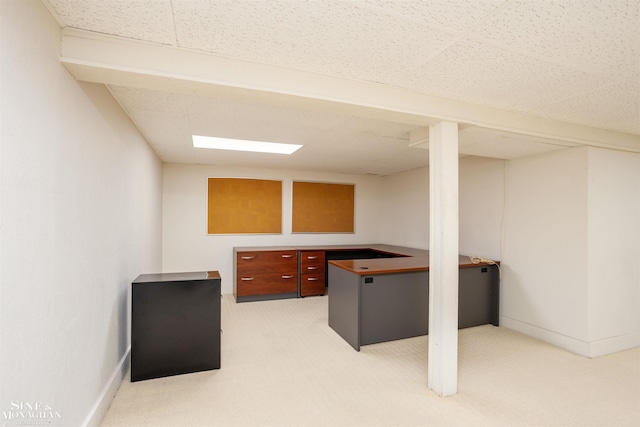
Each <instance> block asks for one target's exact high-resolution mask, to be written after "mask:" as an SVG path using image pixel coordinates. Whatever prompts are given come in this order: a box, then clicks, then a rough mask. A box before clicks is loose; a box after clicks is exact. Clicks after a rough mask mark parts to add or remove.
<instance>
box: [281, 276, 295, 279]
mask: <svg viewBox="0 0 640 427" xmlns="http://www.w3.org/2000/svg"><path fill="white" fill-rule="evenodd" d="M282 278H283V279H293V276H282Z"/></svg>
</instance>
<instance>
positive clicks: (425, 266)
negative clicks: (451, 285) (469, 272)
mask: <svg viewBox="0 0 640 427" xmlns="http://www.w3.org/2000/svg"><path fill="white" fill-rule="evenodd" d="M234 249H236V250H300V251H314V250H315V251H340V250H356V249H371V250H375V251H379V252H385V253H389V254H395V255H400V256H399V257H395V258H374V259H348V260H332V261H328V263H329V264H331V265H334V266H336V267H340V268H342V269H344V270H347V271H350V272H352V273H355V274H358V275H361V276H363V275H374V274H388V273H402V272H409V271H429V251H428V250H424V249H415V248H407V247H405V246H393V245H382V244H363V245H313V246H269V247H243V248H234ZM458 264H459V266H460V268H465V267H477V266H479V265H489V264H486V263H480V264H474V263H472V262H471V258H469V257H468V256H466V255H460V256H459V257H458Z"/></svg>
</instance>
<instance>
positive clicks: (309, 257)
mask: <svg viewBox="0 0 640 427" xmlns="http://www.w3.org/2000/svg"><path fill="white" fill-rule="evenodd" d="M307 259H318V257H317V256H308V257H307Z"/></svg>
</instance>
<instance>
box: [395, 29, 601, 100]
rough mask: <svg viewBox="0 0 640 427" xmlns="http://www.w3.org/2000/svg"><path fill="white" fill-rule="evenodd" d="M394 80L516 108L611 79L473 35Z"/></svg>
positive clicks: (462, 97) (591, 89)
mask: <svg viewBox="0 0 640 427" xmlns="http://www.w3.org/2000/svg"><path fill="white" fill-rule="evenodd" d="M398 79H399V81H398V82H397V83H398V84H400V82H402V83H403V84H404V85H410V86H411V87H413V88H414V89H416V90H418V91H423V92H426V93H431V94H434V95H439V96H443V97H446V98H454V99H460V100H464V101H468V102H474V103H478V104H484V105H491V106H493V107H498V108H504V109H509V110H520V111H526V110H527V108H528V107H529V106H531V105H539V104H545V103H548V102H550V101H552V100H557V99H563V98H567V97H571V96H574V95H576V94H579V93H584V92H588V91H593V90H596V89H597V88H599V87H602V86H604V85H606V84H609V83H610V80H607V79H605V78H601V77H597V76H592V75H588V74H585V73H581V72H578V71H573V70H569V69H566V68H562V67H559V66H556V65H552V64H544V63H541V62H540V61H538V60H535V59H532V58H530V57H528V56H525V55H521V54H518V53H513V52H510V51H507V50H505V49H501V48H499V47H496V46H492V45H487V44H483V43H480V42H478V41H475V40H462V41H460V42H459V43H457V44H456V45H454V46H452V47H451V48H449V49H447V50H446V51H445V52H443V53H442V54H440V55H438V56H437V57H435V58H433V59H432V60H431V61H429V63H427V64H425V65H424V66H423V67H420V68H419V69H417V70H415V71H414V72H413V73H412V74H409V75H405V76H398Z"/></svg>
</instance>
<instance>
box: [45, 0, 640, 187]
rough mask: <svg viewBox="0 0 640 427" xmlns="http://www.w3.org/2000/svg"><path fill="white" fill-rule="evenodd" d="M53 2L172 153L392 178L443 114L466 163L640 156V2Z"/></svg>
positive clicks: (416, 154) (160, 145) (92, 65)
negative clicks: (230, 146) (595, 151)
mask: <svg viewBox="0 0 640 427" xmlns="http://www.w3.org/2000/svg"><path fill="white" fill-rule="evenodd" d="M43 3H44V4H45V5H46V6H47V8H48V9H49V11H50V12H51V13H52V15H53V16H54V17H55V19H56V20H57V21H58V23H59V24H60V25H61V27H62V28H63V32H62V34H63V41H62V46H63V48H62V49H63V52H62V53H61V60H62V62H63V63H64V64H65V66H67V68H68V69H69V70H70V72H71V73H72V74H73V75H75V76H76V78H78V79H79V80H86V81H92V82H98V83H104V84H106V85H107V87H108V88H109V90H110V91H111V93H112V94H113V96H114V97H115V99H116V100H117V101H118V102H119V103H120V105H121V106H122V107H123V109H124V110H125V112H126V113H127V114H128V115H129V117H130V118H131V120H132V121H133V122H134V123H135V125H136V126H137V127H138V129H140V132H141V133H142V134H143V135H144V136H145V138H146V139H147V141H148V142H149V144H150V145H151V146H152V147H153V148H154V150H155V151H156V153H157V154H158V156H159V157H160V158H161V159H162V160H163V161H164V162H175V163H194V164H210V165H219V166H242V167H255V168H283V169H299V170H300V169H301V170H315V171H324V172H336V173H356V174H376V175H390V174H394V173H398V172H402V171H406V170H411V169H415V168H418V167H422V166H425V165H427V164H428V150H423V149H419V148H413V147H410V145H409V142H410V133H411V132H412V131H415V130H417V129H421V128H424V127H425V126H429V125H430V124H434V123H437V122H438V121H439V120H442V119H443V118H446V119H447V120H452V121H456V122H459V123H460V135H459V149H460V154H461V156H466V155H470V156H485V157H494V158H501V159H510V158H516V157H520V156H526V155H531V154H536V153H541V152H545V151H549V150H557V149H563V148H567V147H575V146H579V145H595V146H602V147H605V148H613V149H624V150H627V151H634V152H640V2H638V1H637V0H609V1H600V0H597V1H596V0H580V1H576V0H536V1H532V0H508V1H504V0H311V1H303V0H272V1H259V0H255V1H254V0H242V1H238V0H232V1H218V0H211V1H198V0H131V1H125V0H102V1H98V0H90V1H87V0H43ZM78 40H81V43H83V44H82V46H86V47H83V48H82V49H84V50H82V49H80V48H76V46H80V44H78V43H79V42H78ZM104 46H106V48H105V47H104ZM129 52H133V53H131V54H127V53H129ZM180 58H185V59H184V61H183V60H181V59H180ZM190 61H191V62H190ZM191 63H193V64H200V65H198V66H193V67H187V65H185V64H191ZM141 64H142V65H141ZM181 67H182V68H181ZM143 69H144V70H143ZM185 69H186V70H187V71H186V72H185ZM141 70H142V71H141ZM216 73H217V74H216ZM224 73H226V74H224ZM187 74H188V75H187ZM214 75H215V78H212V77H211V76H214ZM204 76H206V78H205V77H204ZM225 76H226V77H225ZM236 76H237V79H238V80H237V81H236ZM240 79H243V80H242V84H240V83H238V81H239V80H240ZM274 82H275V83H274ZM276 83H277V84H276ZM356 89H357V91H356ZM352 101H353V102H352ZM374 104H375V105H374ZM409 105H411V106H413V105H416V107H415V108H413V107H412V108H408V107H407V106H409ZM422 105H424V106H428V108H426V107H425V111H426V112H423V111H422V110H421V106H422ZM409 110H411V111H409ZM427 110H428V111H427ZM192 134H198V135H210V136H219V137H225V138H241V139H256V140H262V141H271V142H284V143H295V144H303V145H304V147H303V148H302V149H300V150H299V151H297V152H296V153H294V154H292V155H290V156H282V155H274V154H257V153H255V154H254V153H246V152H230V151H218V150H215V151H212V150H206V149H198V148H193V147H192V144H191V135H192ZM592 135H593V138H592V137H591V136H592ZM425 146H427V145H423V147H425Z"/></svg>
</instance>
